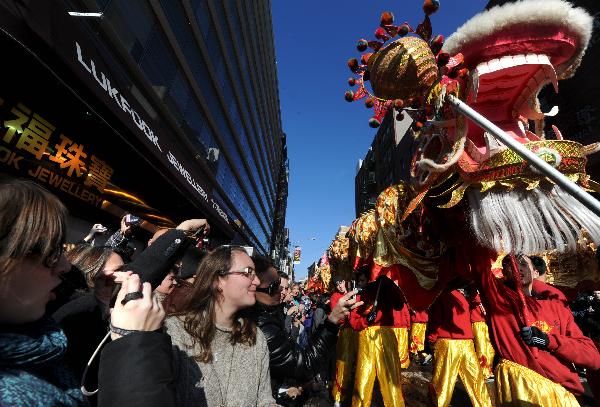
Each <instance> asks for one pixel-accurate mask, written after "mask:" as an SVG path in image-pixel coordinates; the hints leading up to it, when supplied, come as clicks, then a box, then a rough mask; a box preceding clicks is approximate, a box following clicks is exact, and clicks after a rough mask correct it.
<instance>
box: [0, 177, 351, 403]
mask: <svg viewBox="0 0 600 407" xmlns="http://www.w3.org/2000/svg"><path fill="white" fill-rule="evenodd" d="M140 221H141V220H140V219H139V218H136V217H135V216H131V215H127V216H124V217H123V219H122V221H121V224H120V227H119V229H118V230H117V232H116V233H114V234H113V235H112V236H110V237H109V238H108V239H106V242H105V243H104V244H98V242H99V241H102V240H105V239H102V238H100V235H102V234H106V232H107V228H106V227H104V226H103V225H101V224H95V225H93V226H92V228H91V230H90V232H89V234H88V235H87V236H85V237H84V238H83V239H81V241H79V242H75V243H71V242H69V244H67V242H66V234H67V225H66V223H67V211H66V209H65V206H64V205H63V204H62V203H61V202H60V201H59V200H58V199H57V198H56V197H55V196H54V195H52V194H51V193H50V192H48V191H47V190H45V189H44V188H43V187H41V186H39V185H37V184H35V183H33V182H30V181H23V180H15V179H11V180H1V181H0V263H1V265H2V268H1V269H0V270H2V271H0V360H1V364H0V405H2V406H4V405H11V406H53V405H65V406H85V405H91V406H95V405H99V406H116V405H140V406H142V405H143V406H175V405H190V406H191V405H194V406H249V405H255V406H271V405H277V404H279V405H294V403H298V402H299V400H300V399H301V398H302V397H303V395H304V397H306V395H308V394H310V391H311V390H310V389H313V388H314V383H313V382H314V380H315V377H319V376H320V374H321V373H323V372H326V371H327V370H328V368H327V366H326V365H325V364H324V363H326V362H325V361H328V360H330V356H331V355H332V354H333V353H334V350H335V343H336V340H337V332H338V323H339V321H340V320H342V319H343V318H345V317H347V315H348V314H349V313H350V311H351V310H352V309H353V308H354V307H356V306H358V305H360V303H357V302H356V299H355V297H354V294H356V293H355V292H353V293H348V294H347V295H345V296H344V297H342V298H341V299H340V300H339V301H338V302H337V304H336V306H335V307H333V309H331V308H330V307H329V305H328V302H329V301H328V298H325V297H319V296H307V295H305V294H304V293H303V292H302V289H301V287H300V285H299V284H297V283H295V282H293V281H290V279H289V277H288V276H287V275H285V274H280V273H279V272H278V271H277V269H276V267H275V265H274V264H273V263H272V262H271V260H270V259H269V258H266V257H263V256H260V255H256V254H255V255H254V256H250V255H249V254H248V253H247V251H246V248H243V247H238V246H220V247H214V248H210V249H208V248H207V247H206V246H205V245H204V247H202V246H203V244H205V243H206V242H205V239H204V238H205V236H206V234H207V233H208V232H209V230H210V226H209V225H208V224H207V222H206V221H205V220H204V219H190V220H187V221H184V222H182V223H181V224H180V225H179V226H177V227H176V228H172V229H171V228H158V229H156V230H155V231H154V233H153V235H152V236H151V238H150V239H149V241H148V244H147V247H146V248H145V249H144V250H136V249H135V246H133V244H132V243H131V240H132V236H133V235H134V231H135V230H136V225H138V224H139V222H140ZM311 386H312V387H311Z"/></svg>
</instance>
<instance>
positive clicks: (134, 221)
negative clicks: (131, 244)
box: [125, 213, 142, 226]
mask: <svg viewBox="0 0 600 407" xmlns="http://www.w3.org/2000/svg"><path fill="white" fill-rule="evenodd" d="M140 223H142V219H141V218H139V217H137V216H135V215H132V214H130V213H128V214H127V215H125V224H126V225H127V226H136V225H139V224H140Z"/></svg>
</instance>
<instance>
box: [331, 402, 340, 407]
mask: <svg viewBox="0 0 600 407" xmlns="http://www.w3.org/2000/svg"><path fill="white" fill-rule="evenodd" d="M333 407H342V403H340V402H339V401H336V402H335V403H333Z"/></svg>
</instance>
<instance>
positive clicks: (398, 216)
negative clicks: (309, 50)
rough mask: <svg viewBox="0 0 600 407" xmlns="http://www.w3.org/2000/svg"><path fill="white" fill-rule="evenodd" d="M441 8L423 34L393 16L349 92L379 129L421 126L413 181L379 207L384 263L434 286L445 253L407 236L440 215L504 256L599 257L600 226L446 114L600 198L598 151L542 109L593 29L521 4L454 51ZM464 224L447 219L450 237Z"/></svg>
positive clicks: (551, 0) (476, 21) (471, 29)
mask: <svg viewBox="0 0 600 407" xmlns="http://www.w3.org/2000/svg"><path fill="white" fill-rule="evenodd" d="M438 7H439V2H438V1H432V0H426V1H425V3H424V6H423V9H424V11H425V18H424V20H423V22H422V23H421V24H419V25H418V27H417V28H416V29H415V30H413V29H412V28H411V27H410V26H409V25H408V24H407V23H404V24H402V25H399V26H396V25H394V17H393V15H392V14H391V13H390V12H385V13H383V14H382V16H381V22H380V26H379V27H378V28H377V30H376V31H375V36H376V38H377V40H375V41H367V40H360V41H359V42H358V44H357V49H358V50H359V51H361V52H362V51H366V50H367V49H368V48H370V50H371V51H372V52H367V53H364V54H363V55H362V56H361V58H360V62H359V61H358V60H357V59H351V60H350V61H349V62H348V65H349V67H350V69H351V70H352V71H353V72H354V73H355V75H356V77H353V78H351V79H349V84H350V85H352V86H358V89H357V90H356V91H348V92H346V95H345V98H346V100H348V101H355V100H359V99H363V98H364V99H365V104H366V105H367V107H373V108H374V111H375V115H374V116H373V118H372V119H371V120H370V122H369V124H370V125H371V126H372V127H377V126H379V124H380V123H381V121H382V119H383V117H384V116H385V114H386V113H387V112H388V111H389V110H391V109H394V110H395V111H396V115H397V116H396V119H397V120H401V119H402V118H403V117H404V116H405V115H409V116H410V117H411V118H412V120H413V123H412V125H411V130H412V134H413V136H414V139H415V143H416V149H415V153H414V155H413V157H412V162H411V178H410V181H409V182H408V183H406V184H402V185H398V186H394V187H392V189H388V190H386V191H384V192H383V193H382V195H381V196H380V201H378V208H377V210H376V214H378V217H377V219H378V220H379V224H378V227H379V232H378V239H377V243H376V244H375V245H374V246H373V251H374V252H375V253H376V254H375V263H376V264H377V262H378V261H379V263H380V265H381V266H388V265H389V264H390V262H395V263H396V264H403V265H408V266H407V267H409V268H414V269H417V270H418V271H419V272H420V273H421V274H425V277H423V279H422V280H423V282H425V283H427V284H429V285H432V284H433V281H434V280H435V275H434V273H433V272H432V270H433V269H434V268H435V261H431V260H432V259H433V260H435V258H436V256H437V255H438V254H439V253H440V252H441V251H443V250H444V249H443V244H442V245H439V244H438V245H432V244H431V239H430V241H429V242H428V245H430V246H431V247H430V248H428V250H427V251H425V252H424V251H422V250H421V251H420V250H418V248H417V247H416V246H415V244H416V242H415V241H411V239H407V238H406V234H407V233H409V232H413V231H414V230H417V229H418V228H419V227H421V228H422V227H423V225H424V222H425V220H426V218H427V216H428V213H429V212H431V211H429V212H428V207H429V208H430V209H432V210H433V207H434V206H435V211H440V210H448V213H451V211H452V210H454V211H456V210H457V208H460V209H459V210H460V211H462V213H463V215H464V216H463V217H462V218H460V219H462V221H463V222H466V223H468V228H469V229H470V231H471V233H470V234H469V236H464V238H465V239H466V238H469V239H473V238H474V239H476V240H477V241H478V244H479V245H481V246H483V247H486V248H488V249H490V250H493V251H495V252H496V253H498V254H501V253H524V254H534V253H543V252H548V251H553V252H565V251H570V252H575V251H576V250H577V247H578V242H580V241H581V239H582V238H586V239H588V240H589V241H591V242H593V243H595V244H596V245H597V244H598V243H599V242H600V219H599V218H598V217H597V216H596V215H595V214H593V213H592V212H591V211H590V210H588V209H587V208H586V207H585V206H584V205H583V204H581V203H580V202H579V201H578V200H576V199H575V198H574V197H572V196H571V195H569V194H568V193H567V192H565V191H564V190H563V189H562V188H560V187H559V186H558V185H555V184H554V183H553V182H552V181H551V180H549V179H548V178H547V177H545V175H544V174H542V173H540V172H539V171H537V170H536V169H535V168H533V167H532V166H530V165H529V164H528V163H527V161H525V160H523V159H522V158H521V157H520V156H519V155H517V154H516V153H515V152H514V151H512V150H511V149H509V148H507V147H506V146H505V145H504V144H502V143H501V142H500V141H498V140H496V139H495V138H494V137H493V136H492V135H490V134H488V133H487V132H485V131H484V130H482V129H481V128H480V127H478V126H477V125H475V124H474V123H473V122H471V121H470V120H468V119H467V118H465V117H464V116H462V115H461V114H459V113H456V112H455V111H454V110H453V108H452V107H451V106H450V104H449V103H448V102H447V95H454V96H455V97H457V98H459V99H460V100H462V101H463V102H465V103H467V104H468V105H470V106H471V107H472V108H473V109H474V110H476V111H477V112H479V113H480V114H481V115H483V116H485V117H486V118H487V119H488V120H490V121H491V122H493V123H494V124H495V125H496V126H498V127H500V128H501V129H502V130H503V131H504V132H506V133H507V134H508V135H509V136H510V137H512V138H513V139H514V140H516V141H518V142H519V143H521V144H522V145H523V146H524V147H526V148H527V149H529V150H531V151H532V152H534V153H535V154H536V155H538V156H539V157H540V158H542V159H543V160H544V161H546V162H547V163H549V164H550V165H552V166H553V167H555V168H556V169H557V170H559V171H560V172H561V173H563V174H564V175H566V176H567V177H568V178H569V179H570V180H571V181H573V182H575V183H577V184H578V185H579V186H581V187H582V188H584V189H587V190H589V189H596V187H597V184H596V183H595V182H593V181H591V180H590V179H589V177H588V175H587V174H586V171H585V166H586V161H587V159H586V157H587V155H589V154H591V153H594V152H596V151H598V150H599V149H600V145H598V143H594V144H593V145H588V146H584V145H581V144H579V143H577V142H574V141H570V140H567V139H564V138H563V135H562V134H561V133H560V130H559V129H557V128H556V127H554V126H552V129H551V130H550V129H548V130H550V131H545V130H544V117H545V116H548V115H554V114H556V112H557V111H558V108H557V107H553V108H552V109H550V111H549V112H543V111H542V110H541V108H540V102H539V100H538V94H539V92H540V90H541V89H542V88H543V87H544V86H546V85H548V86H552V88H553V89H554V90H555V91H556V92H558V86H559V81H560V80H563V79H567V78H569V77H571V76H572V75H573V74H574V73H575V71H576V69H577V67H578V66H579V64H580V62H581V59H582V57H583V55H584V53H585V49H586V47H587V44H588V42H589V40H590V37H591V32H592V26H593V18H592V17H591V16H590V15H589V14H588V13H587V12H586V11H584V10H583V9H581V8H577V7H574V6H572V5H571V4H570V3H568V2H566V1H563V0H523V1H519V2H515V3H508V4H505V5H502V6H498V7H494V8H492V9H490V10H486V11H483V12H482V13H480V14H478V15H476V16H474V17H473V18H471V19H470V20H469V21H467V22H466V23H465V24H464V25H463V26H462V27H460V28H459V29H458V30H457V31H456V32H455V33H454V34H452V35H451V36H450V37H449V38H448V39H447V40H446V41H444V39H443V37H442V36H441V35H438V36H433V35H432V28H431V22H430V15H431V14H432V13H434V12H435V11H436V10H437V8H438ZM369 81H370V89H369V88H368V87H367V86H366V85H367V83H368V82H369ZM386 200H387V203H386ZM391 201H393V216H392V215H391V213H392V212H390V210H389V208H390V207H391V206H390V205H391V204H390V202H391ZM453 207H454V208H453ZM440 208H441V209H440ZM450 208H453V209H452V210H451V209H450ZM415 215H417V216H415ZM392 218H393V219H392ZM457 219H459V218H456V216H453V215H452V216H449V217H448V218H447V222H448V224H447V225H446V227H448V228H452V227H454V225H452V222H456V221H457ZM459 222H460V220H459ZM425 223H426V222H425ZM438 226H439V225H438ZM415 228H417V229H415ZM422 240H423V239H421V241H422ZM409 242H410V243H409ZM411 245H412V246H415V247H411ZM364 251H365V249H364V248H363V249H362V252H364ZM377 253H383V256H379V257H378V256H377ZM390 253H392V254H393V255H394V256H392V257H395V259H390V255H389V254H390ZM424 258H425V259H428V261H427V262H424V263H423V262H421V263H419V264H421V265H420V266H417V265H416V264H417V262H416V260H417V259H418V260H419V261H420V260H422V259H424ZM424 264H426V265H427V266H426V267H425V266H423V265H424ZM423 267H425V268H423ZM432 267H433V268H432ZM424 271H425V273H424ZM421 285H423V284H421Z"/></svg>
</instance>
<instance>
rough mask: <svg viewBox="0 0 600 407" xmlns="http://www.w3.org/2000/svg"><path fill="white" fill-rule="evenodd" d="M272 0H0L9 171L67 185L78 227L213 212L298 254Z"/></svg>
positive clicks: (5, 169) (262, 245)
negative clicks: (128, 217) (291, 237)
mask: <svg viewBox="0 0 600 407" xmlns="http://www.w3.org/2000/svg"><path fill="white" fill-rule="evenodd" d="M270 6H271V5H270V2H269V1H268V0H256V1H252V2H247V1H243V0H223V1H221V0H183V1H168V0H140V1H110V0H51V1H44V2H37V1H33V0H23V1H19V2H14V1H11V0H0V30H1V31H0V44H1V46H2V49H3V50H4V53H5V55H10V60H11V63H9V64H5V68H4V69H3V73H2V79H0V81H1V82H2V86H1V87H0V125H1V126H2V129H0V133H1V134H2V139H1V140H0V172H1V173H2V174H4V175H9V176H18V177H28V178H31V179H35V180H36V181H37V182H39V183H40V184H42V185H44V186H45V187H47V188H48V189H50V190H51V191H52V192H54V193H56V194H57V195H58V196H60V197H61V199H62V200H63V201H64V202H65V203H66V204H67V206H68V208H69V211H70V214H71V219H70V233H72V234H75V235H74V237H77V236H76V235H79V236H80V235H81V234H82V233H84V232H87V230H85V229H87V228H89V225H90V224H91V223H96V222H103V223H108V224H112V225H118V219H120V217H121V216H122V215H123V214H124V213H133V214H136V215H139V216H140V217H142V218H144V219H146V220H147V221H148V225H149V228H148V230H149V231H151V230H152V226H153V225H174V224H177V223H178V222H180V221H181V220H184V219H187V218H191V217H206V218H207V219H208V220H209V222H210V223H211V225H212V232H211V238H213V240H214V242H215V243H235V244H244V245H249V246H253V247H255V248H256V249H257V251H258V252H261V253H264V254H274V255H276V256H278V257H279V256H283V257H287V253H286V251H285V250H283V249H282V247H283V246H284V245H285V244H286V239H287V238H286V237H285V234H286V232H285V207H286V205H287V176H288V175H287V174H288V161H287V149H286V146H285V144H286V142H285V134H284V133H283V131H282V126H281V117H280V110H279V96H278V82H277V73H276V67H275V53H274V41H273V28H272V22H271V11H270Z"/></svg>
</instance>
